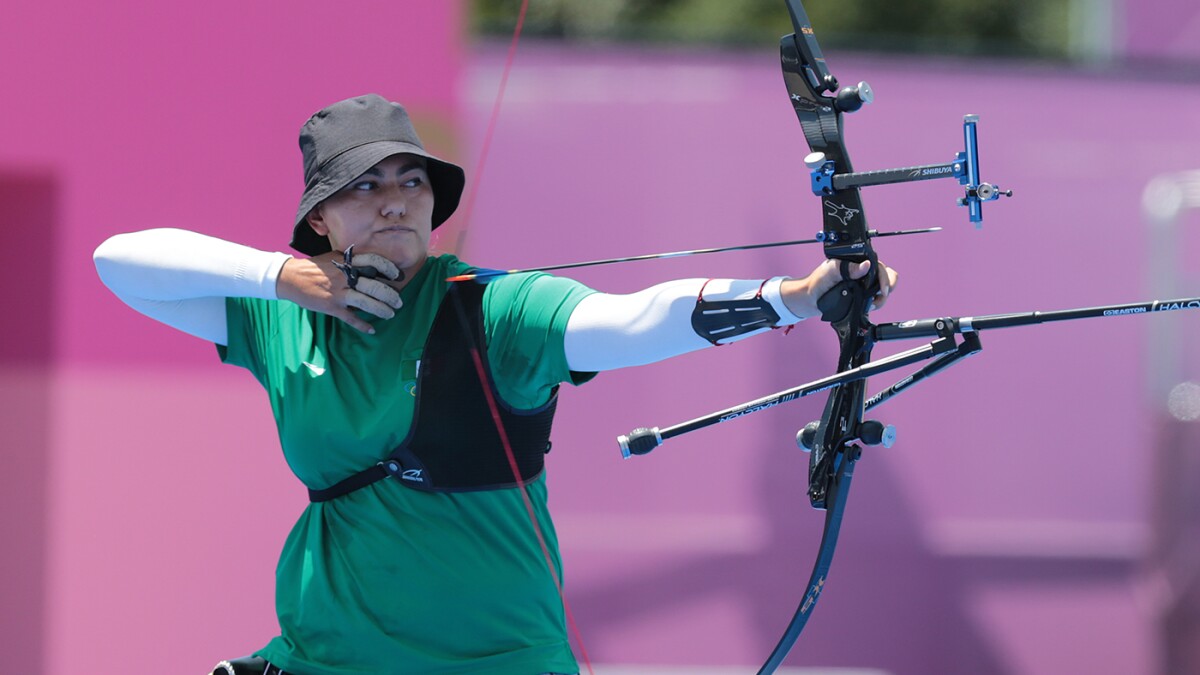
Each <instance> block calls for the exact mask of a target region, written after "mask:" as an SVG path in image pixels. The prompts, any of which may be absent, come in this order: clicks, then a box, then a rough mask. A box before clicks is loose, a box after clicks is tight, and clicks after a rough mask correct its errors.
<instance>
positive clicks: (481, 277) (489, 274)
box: [446, 227, 942, 283]
mask: <svg viewBox="0 0 1200 675" xmlns="http://www.w3.org/2000/svg"><path fill="white" fill-rule="evenodd" d="M941 229H942V228H940V227H929V228H925V229H919V230H897V231H895V232H877V231H875V230H871V231H870V232H868V236H870V237H872V238H874V237H898V236H901V235H905V234H924V233H926V232H938V231H940V230H941ZM824 241H825V237H824V233H821V234H819V235H818V236H817V238H815V239H799V240H796V241H776V242H772V243H770V244H746V245H743V246H724V247H721V248H697V249H692V250H690V251H673V252H671V253H650V254H648V255H635V256H632V257H628V258H608V259H605V260H590V261H588V262H578V263H566V264H563V265H548V266H546V267H527V268H525V269H519V270H491V269H482V268H481V269H479V270H477V271H475V272H474V273H473V274H459V275H457V276H453V277H449V278H447V279H446V281H478V282H480V283H487V282H488V281H491V280H492V279H495V278H496V277H502V276H504V275H506V274H520V273H522V272H548V271H551V270H565V269H571V268H573V267H592V266H594V265H611V264H615V263H623V262H633V261H635V260H656V259H658V258H682V257H684V256H689V255H703V254H705V253H724V252H726V251H749V250H751V249H756V248H772V247H776V246H799V245H801V244H820V243H822V242H824Z"/></svg>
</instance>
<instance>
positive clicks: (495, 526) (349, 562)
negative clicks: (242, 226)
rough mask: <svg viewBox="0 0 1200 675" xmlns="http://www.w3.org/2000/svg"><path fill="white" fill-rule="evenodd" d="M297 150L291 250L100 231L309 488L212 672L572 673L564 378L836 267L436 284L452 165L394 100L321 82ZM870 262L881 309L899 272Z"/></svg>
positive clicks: (457, 181)
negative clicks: (271, 430) (272, 584)
mask: <svg viewBox="0 0 1200 675" xmlns="http://www.w3.org/2000/svg"><path fill="white" fill-rule="evenodd" d="M300 149H301V153H302V156H303V162H304V178H305V190H304V193H303V196H302V197H301V200H300V206H299V209H298V211H297V214H296V220H295V222H294V228H293V234H292V241H291V246H292V247H293V248H294V249H296V250H297V251H299V252H300V253H302V254H305V255H306V256H308V257H292V256H289V255H287V254H284V253H274V252H265V251H259V250H255V249H252V248H248V247H245V246H241V245H239V244H235V243H232V242H228V241H223V240H219V239H215V238H212V237H208V236H205V235H202V234H198V233H193V232H188V231H183V230H170V229H158V230H147V231H142V232H135V233H130V234H121V235H117V236H114V237H112V238H111V239H109V240H107V241H105V242H104V243H103V244H102V245H101V246H100V247H99V248H97V249H96V252H95V263H96V267H97V271H98V272H99V274H100V277H101V279H102V280H103V281H104V283H105V284H106V285H107V286H108V287H109V288H110V289H112V291H113V292H114V293H116V294H117V295H118V296H119V297H120V298H121V299H122V300H123V301H124V302H126V303H127V304H129V305H130V306H131V307H133V308H134V309H136V310H138V311H139V312H142V313H143V314H146V315H148V316H150V317H151V318H154V319H156V320H158V321H161V322H163V323H166V324H168V325H170V326H173V327H175V328H178V329H179V330H182V331H184V332H187V333H189V334H191V335H195V336H197V337H200V338H202V339H204V340H208V341H210V342H213V343H215V344H216V345H217V351H218V354H219V356H220V358H221V360H222V361H224V362H225V363H229V364H233V365H237V366H241V367H243V368H246V369H247V370H249V371H250V372H251V373H252V374H253V375H254V377H255V378H256V379H257V380H258V381H259V382H260V383H261V384H262V386H263V387H264V388H265V389H266V392H267V395H268V397H269V398H270V401H271V408H272V411H273V413H274V416H275V420H276V423H277V426H278V429H279V438H280V442H281V445H282V448H283V452H284V456H285V458H286V460H287V463H288V465H289V467H290V468H291V469H292V471H293V472H294V473H295V474H296V476H297V477H298V478H299V479H300V480H301V481H302V482H303V483H304V484H305V485H306V486H307V487H308V488H309V495H310V498H311V500H312V501H311V503H310V504H309V505H308V507H307V508H306V509H305V510H304V512H303V513H302V514H301V516H300V518H299V520H298V521H297V523H296V525H295V526H294V527H293V529H292V531H291V533H290V535H289V536H288V538H287V541H286V543H285V545H284V548H283V552H282V554H281V556H280V559H279V563H278V567H277V572H276V575H277V576H276V613H277V615H278V618H279V625H280V635H279V636H278V637H275V638H274V639H272V640H270V641H269V642H268V643H267V644H266V645H265V646H264V647H262V648H261V649H259V650H258V651H257V652H256V653H255V654H254V655H253V656H252V657H247V658H245V659H238V660H235V661H231V662H228V661H227V662H222V664H221V665H219V666H218V668H217V669H216V670H214V673H237V674H240V673H247V672H255V673H262V672H266V673H297V674H303V675H308V674H312V675H335V674H341V673H363V672H371V673H480V672H486V673H493V674H496V675H505V674H510V675H538V674H541V673H560V674H565V673H576V672H577V671H578V665H577V664H576V661H575V658H574V656H573V654H572V652H571V648H570V646H569V644H568V639H567V634H566V621H565V617H564V610H563V603H562V599H561V597H560V589H559V588H558V585H557V583H558V582H557V579H560V578H561V575H560V574H559V572H560V558H559V552H558V547H557V540H556V537H555V533H554V528H553V525H552V523H551V520H550V516H549V513H548V510H547V505H546V484H545V477H544V472H543V460H544V455H545V452H546V450H547V449H548V444H549V435H550V428H551V421H552V419H553V416H554V409H555V403H556V400H557V398H556V397H557V392H558V387H559V385H560V384H561V383H563V382H569V383H571V384H575V385H578V384H582V383H584V382H586V381H588V380H590V379H591V378H592V377H594V376H595V374H596V373H597V372H599V371H603V370H611V369H615V368H622V367H626V366H633V365H641V364H648V363H653V362H655V361H660V360H662V359H666V358H668V357H671V356H675V355H677V354H683V353H686V352H690V351H694V350H697V349H701V348H704V347H708V346H711V345H714V344H725V343H728V342H733V341H737V340H740V339H743V338H745V337H748V336H750V335H753V334H756V333H761V332H765V331H767V330H769V329H771V328H775V327H780V326H786V325H790V324H793V323H795V322H797V321H800V320H802V319H804V318H807V317H811V316H815V315H818V314H819V313H820V312H819V311H818V309H817V299H818V298H820V297H821V295H822V294H823V293H825V292H826V291H828V290H829V289H831V288H832V287H833V286H834V285H836V284H837V283H839V282H840V281H841V280H842V272H841V271H839V269H838V266H837V265H836V264H834V263H833V262H830V261H825V262H823V263H821V264H820V265H818V266H817V267H816V269H815V270H814V271H813V272H812V273H811V274H809V275H808V276H806V277H803V278H797V279H792V278H787V277H773V278H770V279H765V280H763V279H758V280H730V279H707V280H706V279H683V280H677V281H671V282H667V283H663V284H659V285H656V286H653V287H650V288H647V289H645V290H642V291H639V292H636V293H632V294H629V295H612V294H605V293H600V292H596V291H594V290H592V289H590V288H587V287H585V286H583V285H582V284H580V283H578V282H575V281H572V280H570V279H566V278H562V277H556V276H550V275H547V274H541V273H528V274H514V275H509V276H504V277H500V278H498V279H496V280H494V281H492V282H491V283H488V284H486V285H484V284H476V283H471V282H467V283H451V282H448V281H447V279H448V278H449V277H453V276H456V275H460V274H464V273H468V272H470V271H471V270H472V268H471V266H469V265H467V264H466V263H464V262H462V261H460V260H458V259H457V258H455V257H454V256H451V255H436V254H433V253H432V252H431V250H430V234H431V232H432V230H434V229H435V228H437V227H438V226H439V225H441V224H442V223H444V222H445V221H446V220H447V219H448V218H449V217H450V216H451V214H453V213H454V211H455V208H456V207H457V206H458V203H459V199H460V196H461V194H462V191H463V186H464V182H465V181H464V174H463V171H462V169H461V168H459V167H458V166H455V165H454V164H451V163H449V162H446V161H444V160H441V159H439V158H437V157H435V156H433V155H431V154H429V153H428V152H426V151H425V149H424V146H423V145H422V144H421V141H420V139H419V138H418V136H417V134H416V131H415V130H414V128H413V126H412V124H411V122H410V120H409V117H408V114H407V112H406V111H405V109H404V108H403V107H402V106H400V105H399V104H397V103H393V102H389V101H387V100H386V99H384V98H382V97H380V96H377V95H366V96H359V97H356V98H352V99H348V100H345V101H341V102H338V103H335V104H333V105H331V106H329V107H327V108H325V109H323V110H321V111H319V112H317V113H316V114H315V115H313V116H312V117H311V118H310V119H309V120H308V121H307V122H306V123H305V124H304V126H303V128H302V129H301V132H300ZM869 268H870V264H869V263H862V264H858V265H851V266H849V268H848V270H849V271H848V274H849V276H850V277H851V278H862V277H863V276H864V275H866V274H868V272H869ZM876 277H877V278H878V282H879V283H878V289H879V290H878V295H877V296H876V297H875V304H876V305H877V306H878V305H882V304H883V302H884V301H885V300H886V299H887V296H888V293H889V292H890V290H891V289H892V288H893V286H894V285H895V281H896V275H895V272H894V271H892V270H890V269H888V268H887V267H886V266H884V265H882V264H881V265H879V266H878V270H877V274H876ZM526 500H527V501H526ZM530 514H532V516H531V515H530ZM531 519H532V524H531ZM530 561H545V562H544V563H539V564H531V563H530ZM547 567H548V568H549V569H547Z"/></svg>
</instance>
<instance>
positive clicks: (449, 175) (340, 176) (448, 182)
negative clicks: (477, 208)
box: [291, 141, 466, 256]
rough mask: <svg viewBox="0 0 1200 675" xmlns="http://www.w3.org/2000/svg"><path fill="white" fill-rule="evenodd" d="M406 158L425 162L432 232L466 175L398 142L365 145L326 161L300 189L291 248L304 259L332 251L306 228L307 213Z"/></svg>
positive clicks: (444, 216) (443, 218)
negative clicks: (376, 169) (388, 162)
mask: <svg viewBox="0 0 1200 675" xmlns="http://www.w3.org/2000/svg"><path fill="white" fill-rule="evenodd" d="M400 154H410V155H417V156H419V157H424V158H425V170H426V173H428V174H429V184H430V186H431V187H432V188H433V229H437V227H438V226H439V225H441V224H442V223H444V222H446V220H447V219H448V218H450V216H451V215H452V214H453V213H454V211H455V209H457V208H458V203H459V201H460V200H461V199H462V193H463V187H464V186H465V185H466V175H465V174H464V173H463V170H462V167H460V166H458V165H457V164H451V163H450V162H447V161H444V160H442V159H439V158H437V157H434V156H433V155H431V154H429V153H428V152H425V150H424V149H423V148H421V147H420V146H417V145H413V144H411V143H403V142H400V141H375V142H372V143H366V144H364V145H360V146H357V147H354V148H350V149H349V150H347V151H346V152H343V153H342V154H340V155H338V156H336V157H334V158H332V159H330V160H329V161H328V162H326V163H325V165H324V166H323V167H321V170H320V171H318V172H317V175H319V176H320V177H321V178H320V179H319V180H318V181H317V182H315V183H314V184H312V185H307V186H305V188H304V195H303V196H302V197H301V198H300V207H299V208H298V209H297V210H296V225H295V227H294V228H293V229H292V243H291V246H292V248H294V249H296V250H297V251H299V252H301V253H303V254H305V255H310V256H314V255H320V254H322V253H328V252H329V251H331V250H333V247H332V246H330V244H329V238H328V237H323V236H321V235H319V234H317V233H316V232H315V231H314V230H313V229H312V226H311V225H309V224H308V213H309V211H312V210H313V207H315V206H316V205H317V204H320V203H321V202H323V201H325V200H326V199H328V198H329V197H331V196H333V194H334V193H335V192H337V191H338V190H341V189H342V188H344V187H346V186H347V185H349V184H350V182H351V181H353V180H354V179H355V178H358V177H359V176H361V175H363V174H364V173H366V171H367V169H370V168H371V167H373V166H375V165H376V164H378V163H380V162H382V161H383V160H385V159H387V158H388V157H391V156H392V155H400Z"/></svg>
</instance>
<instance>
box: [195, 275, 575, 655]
mask: <svg viewBox="0 0 1200 675" xmlns="http://www.w3.org/2000/svg"><path fill="white" fill-rule="evenodd" d="M467 268H468V266H467V265H466V264H464V263H462V262H460V261H459V260H457V259H456V258H454V257H453V256H440V257H436V258H430V259H429V260H427V261H426V264H425V265H424V266H423V267H422V269H421V271H420V272H418V273H417V275H416V277H415V278H414V279H413V280H412V281H411V282H410V283H409V284H408V285H407V286H405V288H404V290H403V291H402V292H401V294H400V295H401V298H402V300H403V301H404V306H403V307H402V308H401V309H400V310H399V311H398V312H397V313H396V316H395V317H393V318H392V319H388V320H383V319H376V318H373V317H369V318H368V320H370V321H372V324H373V325H374V327H375V330H376V334H375V335H366V334H364V333H360V332H359V331H357V330H355V329H354V328H351V327H350V326H348V325H346V324H345V323H343V322H342V321H339V320H337V319H334V318H332V317H329V316H326V315H323V314H318V313H314V312H311V311H308V310H305V309H303V308H301V307H299V306H298V305H295V304H293V303H291V302H287V301H274V300H258V299H249V298H230V299H229V300H228V302H227V304H226V309H227V317H228V325H229V340H228V342H229V344H228V346H227V347H225V348H220V347H219V348H218V349H219V351H220V354H221V357H222V360H224V361H225V362H226V363H230V364H234V365H239V366H242V367H245V368H247V369H249V370H250V371H251V372H252V373H253V374H254V376H255V377H256V378H257V379H258V381H259V382H260V383H261V384H262V385H263V387H264V388H265V389H266V390H267V394H268V396H269V397H270V400H271V409H272V411H273V412H274V414H275V420H276V424H277V426H278V428H279V437H280V441H281V444H282V446H283V452H284V457H285V458H286V460H287V463H288V465H289V466H290V467H291V469H292V471H293V473H295V474H296V476H297V477H298V478H300V480H301V481H303V482H304V484H305V485H307V486H309V487H311V488H318V489H319V488H325V487H329V486H331V485H333V484H334V483H337V482H338V481H340V480H342V479H343V478H346V477H347V476H349V475H351V474H354V473H356V472H358V471H361V470H362V469H364V468H367V467H370V466H372V465H374V464H375V463H376V462H378V461H379V460H380V459H382V458H383V457H386V456H387V455H388V454H389V452H390V451H391V450H392V448H394V447H395V446H396V445H397V444H398V443H399V442H400V441H401V440H403V439H404V437H405V435H406V434H407V433H408V430H409V426H410V424H411V422H412V416H413V403H414V401H415V400H416V399H415V398H414V386H415V382H416V374H417V369H418V367H419V362H420V359H421V351H422V348H423V346H424V343H425V338H426V336H427V334H428V333H429V330H430V327H431V326H432V325H433V318H434V315H435V314H436V312H437V309H438V306H439V303H440V302H441V300H442V297H443V295H444V294H445V292H446V288H447V284H446V283H445V282H444V281H443V280H444V279H445V278H446V277H448V276H451V275H454V274H460V273H462V272H464V271H466V269H467ZM591 292H592V291H591V290H590V289H588V288H587V287H585V286H583V285H581V284H579V283H577V282H574V281H571V280H569V279H563V278H559V277H553V276H549V275H544V274H526V275H513V276H508V277H502V278H500V279H497V280H495V281H493V282H492V283H491V284H489V285H488V288H487V291H486V293H485V294H484V305H483V307H484V325H485V330H486V332H487V336H488V359H489V361H490V363H491V367H492V370H493V372H492V376H493V378H494V379H495V381H496V386H497V388H498V390H499V391H500V394H501V396H502V397H503V398H504V399H505V400H506V401H507V402H508V403H509V404H510V405H512V406H513V407H516V408H534V407H537V406H540V405H541V404H543V403H545V402H546V401H547V400H548V398H549V396H550V392H551V391H552V389H553V388H554V386H555V385H557V384H559V383H560V382H574V383H575V384H579V383H582V382H583V381H586V380H587V379H588V378H589V377H590V375H588V374H580V373H572V372H570V370H569V369H568V367H567V362H566V356H565V354H564V349H563V335H564V333H565V331H566V326H567V319H568V318H569V317H570V314H571V311H572V310H573V309H574V308H575V305H576V304H578V302H579V301H580V300H582V299H583V298H584V297H586V296H587V295H589V294H590V293H591ZM363 316H364V317H366V315H365V314H364V315H363ZM526 491H527V493H528V495H529V497H530V499H531V501H532V503H533V508H534V511H535V513H536V514H537V518H538V521H539V526H540V528H541V530H542V533H543V534H544V536H545V538H546V544H547V546H548V547H549V551H550V556H551V558H552V561H553V565H554V568H555V575H557V576H558V578H560V579H561V578H562V576H561V562H560V557H559V552H558V544H557V536H556V535H555V531H554V525H553V523H551V521H550V516H549V512H548V511H547V508H546V483H545V475H544V474H543V476H542V477H539V478H538V479H537V480H536V481H534V482H533V483H531V484H530V485H529V486H528V487H527V490H526ZM275 596H276V597H275V603H276V612H277V614H278V617H279V625H280V631H281V635H280V636H279V637H277V638H275V639H274V640H272V641H271V642H270V644H268V645H267V646H266V647H265V648H264V649H263V650H261V651H260V652H259V655H261V656H263V657H264V658H266V659H267V660H269V661H270V662H272V663H274V664H276V665H278V666H280V667H282V668H284V669H285V670H288V671H294V672H296V673H300V674H302V675H342V674H344V673H372V674H380V673H446V674H450V673H484V672H486V673H492V674H495V675H504V674H511V675H535V674H537V673H543V672H560V673H574V672H576V671H577V670H578V666H577V665H576V663H575V659H574V657H573V656H572V654H571V649H570V646H569V645H568V642H567V636H566V629H565V621H564V617H563V607H562V600H561V598H560V597H559V593H558V590H557V589H556V588H555V584H554V577H553V576H552V575H551V574H550V573H549V571H548V570H547V569H546V562H545V555H544V554H543V553H542V548H541V545H540V544H539V543H538V541H537V537H536V533H535V531H534V528H533V527H532V524H531V523H530V521H529V515H528V513H527V511H526V509H525V506H524V503H523V500H522V497H521V493H520V490H519V489H502V490H491V491H481V492H458V493H446V494H442V493H427V492H420V491H417V490H413V489H409V488H407V487H404V486H402V485H400V483H399V482H398V481H395V480H390V479H389V480H382V481H378V482H376V483H374V484H372V485H370V486H368V487H366V488H363V489H360V490H357V491H355V492H352V493H350V494H348V495H345V496H343V497H339V498H337V499H334V500H332V501H328V502H321V503H313V504H309V505H308V507H307V508H306V509H305V510H304V513H303V514H302V515H301V516H300V520H299V522H297V523H296V525H295V527H294V528H293V529H292V531H291V533H290V534H289V535H288V539H287V542H286V543H285V544H284V548H283V553H282V554H281V556H280V559H279V564H278V567H277V569H276V592H275Z"/></svg>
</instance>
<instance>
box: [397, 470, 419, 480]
mask: <svg viewBox="0 0 1200 675" xmlns="http://www.w3.org/2000/svg"><path fill="white" fill-rule="evenodd" d="M422 471H423V469H409V470H407V471H405V472H404V473H402V474H400V477H401V478H403V479H404V480H411V481H413V482H415V483H424V482H425V477H424V476H422V475H421V472H422Z"/></svg>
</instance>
